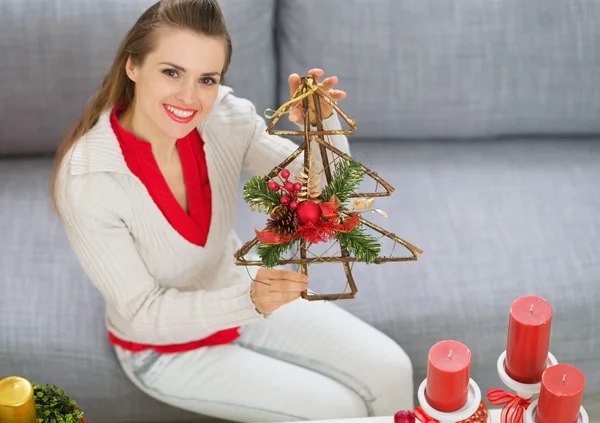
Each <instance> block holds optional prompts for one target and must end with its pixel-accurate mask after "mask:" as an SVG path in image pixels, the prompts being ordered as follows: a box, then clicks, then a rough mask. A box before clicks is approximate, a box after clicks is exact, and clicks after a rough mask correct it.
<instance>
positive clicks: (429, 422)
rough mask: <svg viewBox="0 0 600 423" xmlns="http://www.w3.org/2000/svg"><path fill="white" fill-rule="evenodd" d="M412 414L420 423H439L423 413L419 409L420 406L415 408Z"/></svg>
mask: <svg viewBox="0 0 600 423" xmlns="http://www.w3.org/2000/svg"><path fill="white" fill-rule="evenodd" d="M413 414H414V415H415V417H416V418H417V420H419V421H420V422H421V423H440V422H439V421H437V420H435V419H434V418H432V417H430V416H429V414H427V413H426V412H425V411H423V408H421V406H419V407H417V408H416V409H415V411H413Z"/></svg>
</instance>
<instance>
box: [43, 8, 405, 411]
mask: <svg viewBox="0 0 600 423" xmlns="http://www.w3.org/2000/svg"><path fill="white" fill-rule="evenodd" d="M231 53H232V47H231V42H230V39H229V35H228V32H227V29H226V26H225V23H224V19H223V16H222V12H221V10H220V8H219V5H218V4H217V1H216V0H163V1H160V2H158V3H156V4H155V5H153V6H152V7H150V8H149V9H148V10H147V11H146V12H145V13H144V14H143V15H142V16H141V17H140V18H139V20H138V21H137V22H136V23H135V25H134V26H133V28H131V30H130V31H129V33H128V34H127V35H126V37H125V39H124V41H123V43H122V44H121V46H120V48H119V50H118V52H117V55H116V58H115V60H114V63H113V65H112V68H111V69H110V71H109V73H108V75H107V76H106V78H105V79H104V81H103V83H102V85H101V87H100V88H99V90H98V92H97V93H96V95H95V96H94V97H93V99H92V100H91V102H90V104H89V105H88V107H87V108H86V110H85V112H84V114H83V117H82V118H81V119H80V120H79V122H78V123H77V125H76V126H75V128H74V129H73V131H72V132H71V133H70V134H69V135H68V136H67V137H66V139H65V140H64V141H63V143H62V144H61V146H60V148H59V149H58V152H57V163H56V171H55V175H54V201H55V205H56V208H57V211H58V213H59V215H60V217H61V219H62V222H63V224H64V227H65V230H66V233H67V234H68V237H69V240H70V242H71V244H72V247H73V250H74V253H75V255H76V257H77V259H78V260H79V261H80V263H81V265H82V267H83V269H84V270H85V272H86V274H87V275H88V277H89V278H90V279H91V281H92V283H93V284H94V285H95V286H96V287H97V289H98V290H99V291H100V292H101V293H102V295H103V296H104V299H105V301H106V313H107V317H106V318H107V320H106V322H107V328H108V332H109V335H108V336H109V340H110V342H111V343H112V344H113V345H114V348H115V351H116V356H117V358H118V360H119V362H120V364H121V366H122V368H123V370H124V372H125V374H126V375H127V376H128V378H129V379H130V380H131V381H132V382H133V383H134V384H135V385H136V386H137V387H139V389H141V390H143V391H144V392H145V393H147V394H148V395H150V396H152V397H154V398H156V399H158V400H159V401H163V402H165V403H168V404H171V405H173V406H176V407H180V408H183V409H186V410H191V411H193V412H197V413H201V414H204V415H209V416H214V417H218V418H223V419H228V420H234V421H249V422H250V421H286V420H299V419H312V420H315V419H332V418H343V417H359V416H368V415H371V416H373V415H390V414H393V413H395V412H396V411H398V410H400V409H407V408H412V405H413V381H412V368H411V362H410V360H409V358H408V357H407V355H406V354H405V352H404V351H403V350H402V349H401V348H400V347H399V346H398V345H397V344H395V343H394V342H393V341H392V340H391V339H390V338H389V337H387V336H385V335H383V334H382V333H380V332H378V331H377V330H375V329H374V328H372V327H371V326H369V325H367V324H366V323H364V322H363V321H361V320H359V319H358V318H356V317H354V316H353V315H351V314H349V313H348V312H346V311H344V310H343V309H341V308H340V307H338V306H336V305H334V304H332V303H316V302H307V301H304V300H302V299H301V298H300V293H301V292H302V291H304V290H305V289H306V288H307V279H306V277H304V276H303V275H301V274H300V273H297V272H293V271H290V270H286V269H266V268H259V269H258V271H257V272H256V270H255V271H254V273H253V274H250V275H249V273H248V269H246V268H244V267H238V266H236V265H235V264H234V262H233V255H234V252H235V251H236V250H237V249H238V248H239V247H240V245H241V242H240V240H239V238H238V237H237V235H236V234H235V233H234V231H233V227H234V220H235V215H234V212H235V202H236V197H237V192H238V184H239V180H240V175H241V172H242V171H243V170H245V171H248V172H250V173H252V174H256V175H264V174H267V173H268V172H269V171H270V170H271V169H273V168H274V167H275V166H276V165H278V164H279V163H280V162H281V161H283V160H284V159H285V158H286V157H287V156H289V154H290V153H292V152H293V151H294V150H295V149H296V148H297V147H296V145H295V144H294V143H293V142H292V141H290V140H287V139H284V138H281V137H276V136H270V135H268V134H267V133H266V131H265V129H266V126H265V123H264V120H263V118H262V117H261V116H259V115H258V114H257V113H256V111H255V109H254V108H253V106H252V104H251V103H250V102H248V101H247V100H244V99H241V98H238V97H236V96H235V95H234V94H233V92H232V90H231V89H230V88H228V87H226V86H225V85H224V84H223V83H222V81H223V77H224V75H225V72H226V71H227V67H228V65H229V62H230V59H231ZM310 74H312V75H313V76H314V77H315V79H316V80H317V82H318V84H319V86H320V88H321V89H322V90H323V91H325V92H326V93H328V94H329V96H330V98H331V99H332V100H334V101H337V100H339V99H342V98H344V97H345V93H344V92H343V91H340V90H336V89H334V87H335V86H336V85H337V83H338V80H337V78H336V77H328V78H325V79H321V78H322V77H323V76H324V72H323V71H322V70H320V69H313V70H311V71H310ZM299 83H300V79H299V76H298V75H297V74H293V75H291V76H290V77H289V84H290V92H294V91H295V89H296V88H297V87H298V84H299ZM321 108H322V110H323V113H325V114H326V116H329V117H327V119H326V120H325V122H324V124H325V126H326V128H329V129H333V128H340V127H341V126H340V121H339V120H338V116H337V115H336V113H335V112H334V111H333V110H332V108H331V106H329V105H328V104H327V103H326V102H323V104H321ZM301 116H302V114H301V111H299V110H297V111H295V112H293V113H291V114H290V119H291V120H296V121H297V124H298V125H299V126H300V127H302V125H303V123H302V122H299V118H300V117H301ZM311 118H312V115H311ZM332 142H333V143H334V145H335V146H336V147H337V148H338V149H340V150H342V151H346V152H348V150H349V149H348V143H347V140H346V138H345V137H344V136H334V137H332ZM301 160H302V158H299V159H298V161H297V162H296V163H295V166H296V167H299V166H300V165H301ZM317 163H320V160H317ZM292 170H293V169H292ZM255 269H256V268H255Z"/></svg>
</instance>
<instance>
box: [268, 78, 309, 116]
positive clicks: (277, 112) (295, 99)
mask: <svg viewBox="0 0 600 423" xmlns="http://www.w3.org/2000/svg"><path fill="white" fill-rule="evenodd" d="M306 84H307V85H308V86H309V87H310V89H308V90H307V91H306V92H305V93H304V94H300V95H298V92H299V91H301V90H302V86H300V87H298V89H296V92H295V93H294V95H293V96H292V98H291V99H289V100H288V101H286V102H285V103H283V104H282V105H281V106H279V109H277V110H273V109H266V110H265V117H266V118H267V119H273V118H274V117H277V116H281V115H284V114H286V113H288V112H290V111H291V110H292V109H291V108H290V110H285V109H287V108H288V107H290V106H291V105H293V104H294V103H296V102H299V101H301V100H302V99H304V98H306V97H308V96H309V95H311V94H312V93H314V92H315V91H317V90H318V89H319V86H318V85H316V84H315V83H314V82H313V80H312V79H311V78H308V79H307V80H306ZM269 111H271V112H273V113H271V114H270V115H268V114H267V112H269Z"/></svg>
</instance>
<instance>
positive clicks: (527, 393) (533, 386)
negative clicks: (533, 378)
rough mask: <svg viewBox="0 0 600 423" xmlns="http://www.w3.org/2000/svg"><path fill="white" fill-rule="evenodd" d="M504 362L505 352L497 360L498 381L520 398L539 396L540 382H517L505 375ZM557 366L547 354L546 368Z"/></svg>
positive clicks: (553, 359)
mask: <svg viewBox="0 0 600 423" xmlns="http://www.w3.org/2000/svg"><path fill="white" fill-rule="evenodd" d="M505 362H506V351H504V352H503V353H502V354H500V357H499V358H498V363H497V366H496V367H497V368H498V375H499V376H500V380H501V381H502V383H504V385H505V386H506V387H508V389H510V390H512V391H514V392H515V393H516V394H517V395H518V396H519V397H520V398H523V399H530V398H532V397H533V396H534V395H535V394H539V393H540V390H541V389H542V382H541V381H540V382H538V383H521V382H517V381H516V380H514V379H513V378H511V377H510V376H509V375H508V374H507V373H506V369H505V367H504V363H505ZM556 364H558V361H557V360H556V358H555V357H554V356H553V355H552V353H551V352H548V359H547V360H546V368H548V367H551V366H554V365H556Z"/></svg>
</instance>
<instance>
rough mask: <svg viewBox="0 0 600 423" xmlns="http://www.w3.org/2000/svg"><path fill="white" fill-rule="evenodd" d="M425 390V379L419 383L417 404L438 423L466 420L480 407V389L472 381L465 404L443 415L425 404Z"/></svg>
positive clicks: (489, 418) (489, 419)
mask: <svg viewBox="0 0 600 423" xmlns="http://www.w3.org/2000/svg"><path fill="white" fill-rule="evenodd" d="M426 388H427V379H425V380H423V382H421V385H420V386H419V390H418V392H417V395H418V398H419V404H420V406H421V408H422V409H423V411H424V412H425V413H427V415H429V417H431V418H432V419H434V420H437V421H438V422H440V423H458V422H460V421H463V420H466V419H468V418H469V417H471V416H472V415H473V414H475V413H476V412H477V410H478V409H479V406H480V405H481V389H479V386H478V385H477V383H475V381H474V380H473V379H469V391H468V394H467V403H466V404H465V405H464V406H463V407H462V408H461V409H460V410H458V411H455V412H452V413H444V412H441V411H438V410H436V409H435V408H433V407H432V406H431V405H429V403H428V402H427V398H426V397H425V389H426ZM488 423H491V417H490V416H489V415H488Z"/></svg>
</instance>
